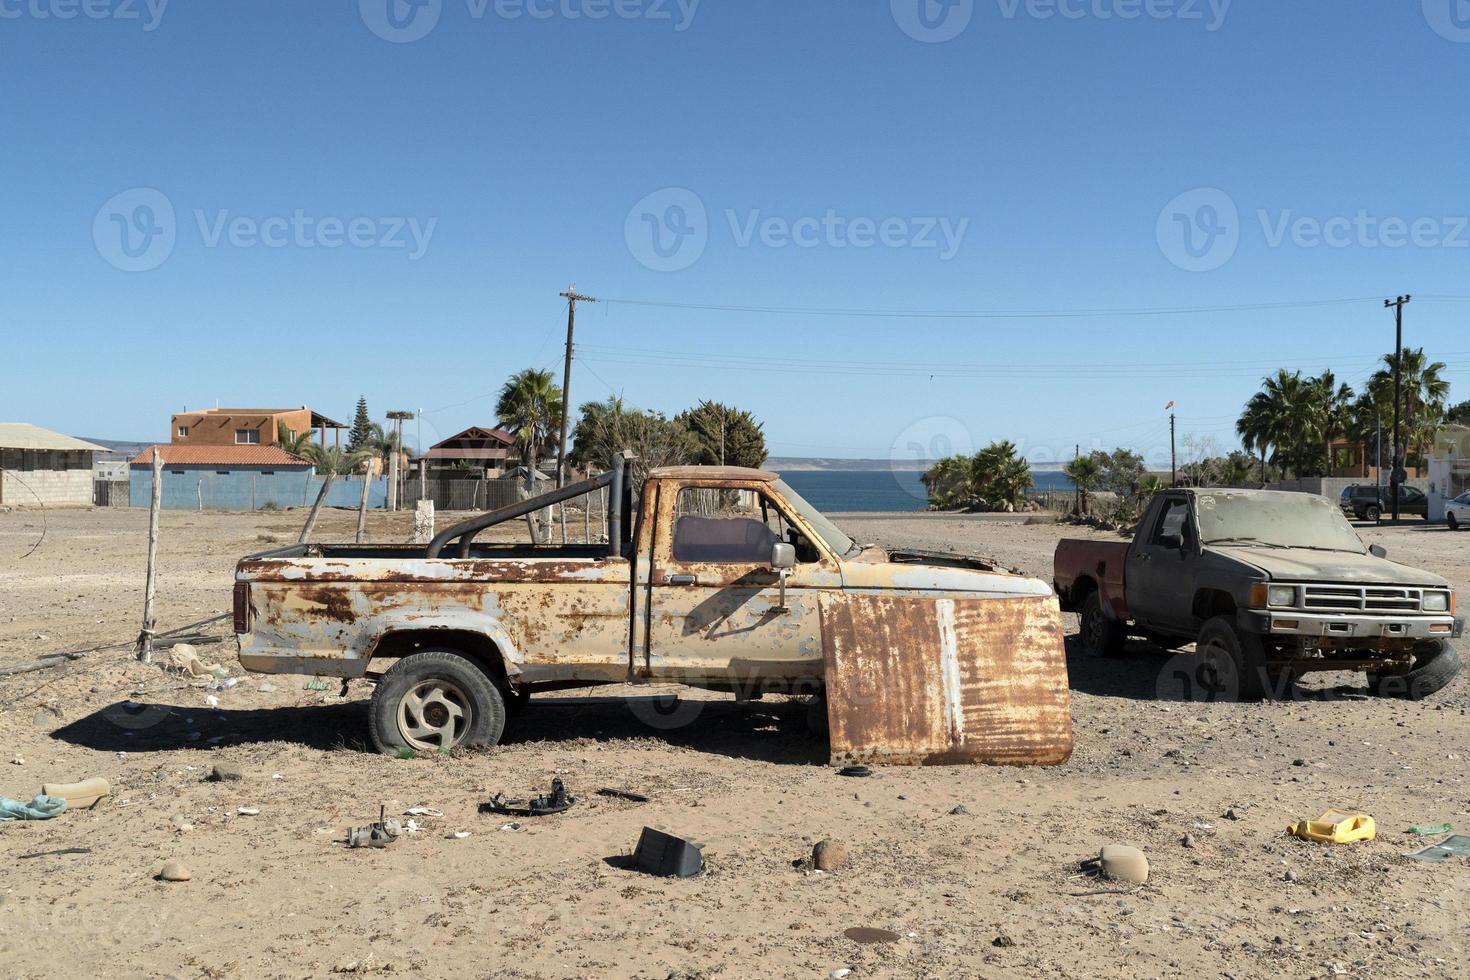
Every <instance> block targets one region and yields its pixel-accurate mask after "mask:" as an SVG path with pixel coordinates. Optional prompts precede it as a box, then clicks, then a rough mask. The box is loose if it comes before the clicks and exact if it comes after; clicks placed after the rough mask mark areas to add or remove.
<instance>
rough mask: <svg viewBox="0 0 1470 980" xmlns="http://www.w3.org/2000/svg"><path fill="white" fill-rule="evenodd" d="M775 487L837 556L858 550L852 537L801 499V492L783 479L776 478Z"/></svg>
mask: <svg viewBox="0 0 1470 980" xmlns="http://www.w3.org/2000/svg"><path fill="white" fill-rule="evenodd" d="M776 489H777V490H778V491H780V494H781V496H783V497H785V498H786V500H787V502H788V503H790V504H791V506H792V507H794V508H795V509H796V512H797V513H798V514H800V515H801V516H802V519H803V520H805V521H806V522H807V523H808V524H810V525H811V526H812V530H813V531H816V532H817V533H818V534H819V535H821V536H822V540H823V541H825V542H827V547H829V548H831V549H832V550H833V551H834V552H836V554H837V556H838V557H839V558H846V557H847V556H848V555H850V554H852V553H853V552H854V551H857V550H858V546H857V544H856V543H855V542H854V541H853V540H852V538H849V537H848V536H847V535H845V534H843V533H842V531H841V529H840V528H838V527H837V525H836V524H833V523H832V522H831V521H829V520H827V517H826V515H824V514H823V513H822V512H821V511H819V510H817V509H816V508H815V507H813V506H812V505H811V504H809V503H807V502H806V501H805V500H803V499H802V497H801V494H799V493H797V492H796V491H795V490H793V489H791V488H790V487H789V486H787V485H786V481H785V480H777V481H776Z"/></svg>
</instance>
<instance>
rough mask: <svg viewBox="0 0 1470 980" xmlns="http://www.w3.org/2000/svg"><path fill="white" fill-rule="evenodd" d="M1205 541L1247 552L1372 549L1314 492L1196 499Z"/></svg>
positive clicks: (1223, 494) (1205, 494)
mask: <svg viewBox="0 0 1470 980" xmlns="http://www.w3.org/2000/svg"><path fill="white" fill-rule="evenodd" d="M1195 505H1196V510H1197V511H1198V514H1199V530H1200V540H1201V541H1203V542H1204V543H1205V544H1219V545H1238V546H1240V547H1244V548H1261V547H1265V548H1315V549H1317V550H1319V551H1351V552H1353V553H1354V554H1359V555H1361V554H1363V553H1364V552H1365V551H1367V548H1365V547H1364V546H1363V542H1362V539H1360V538H1359V537H1358V534H1357V532H1356V531H1354V530H1353V526H1352V525H1351V524H1349V523H1348V522H1347V519H1346V518H1345V517H1343V516H1342V511H1341V510H1339V509H1338V508H1337V507H1336V506H1335V505H1334V504H1333V503H1332V502H1331V501H1329V500H1328V499H1327V498H1326V497H1320V496H1318V495H1317V494H1315V493H1273V494H1245V493H1231V492H1230V491H1228V490H1217V491H1213V492H1202V493H1200V494H1199V495H1198V496H1196V497H1195Z"/></svg>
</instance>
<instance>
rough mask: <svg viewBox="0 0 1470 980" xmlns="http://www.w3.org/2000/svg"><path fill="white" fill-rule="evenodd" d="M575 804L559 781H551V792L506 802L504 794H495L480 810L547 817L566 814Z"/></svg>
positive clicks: (518, 815)
mask: <svg viewBox="0 0 1470 980" xmlns="http://www.w3.org/2000/svg"><path fill="white" fill-rule="evenodd" d="M576 802H577V798H576V797H575V796H570V795H568V794H567V788H566V785H565V784H564V783H562V781H561V779H559V778H558V779H553V780H552V781H551V792H550V793H548V794H547V795H545V796H537V797H535V798H533V799H529V800H507V799H506V798H505V794H503V793H496V794H495V798H494V799H492V800H491V801H490V802H489V803H486V804H485V805H484V806H482V807H481V808H480V809H481V811H487V810H488V811H489V812H491V813H499V814H503V815H504V816H507V817H547V816H550V815H551V814H553V813H566V812H567V811H568V810H570V809H571V808H572V804H573V803H576Z"/></svg>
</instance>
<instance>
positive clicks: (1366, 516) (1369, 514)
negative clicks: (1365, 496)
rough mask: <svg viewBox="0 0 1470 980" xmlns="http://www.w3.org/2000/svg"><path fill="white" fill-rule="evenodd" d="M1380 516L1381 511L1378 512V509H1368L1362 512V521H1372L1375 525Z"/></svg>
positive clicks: (1381, 514)
mask: <svg viewBox="0 0 1470 980" xmlns="http://www.w3.org/2000/svg"><path fill="white" fill-rule="evenodd" d="M1382 516H1383V511H1382V510H1380V509H1379V508H1378V507H1369V508H1368V509H1367V510H1365V511H1363V520H1365V521H1372V522H1373V523H1375V524H1376V523H1378V518H1380V517H1382Z"/></svg>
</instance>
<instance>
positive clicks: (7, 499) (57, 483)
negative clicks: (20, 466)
mask: <svg viewBox="0 0 1470 980" xmlns="http://www.w3.org/2000/svg"><path fill="white" fill-rule="evenodd" d="M22 481H24V482H22ZM0 504H4V505H5V506H7V507H38V506H42V505H44V506H46V507H90V506H92V471H91V469H90V468H89V469H72V470H22V471H15V472H13V471H11V470H0Z"/></svg>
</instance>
